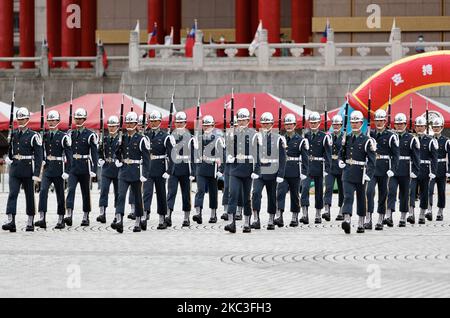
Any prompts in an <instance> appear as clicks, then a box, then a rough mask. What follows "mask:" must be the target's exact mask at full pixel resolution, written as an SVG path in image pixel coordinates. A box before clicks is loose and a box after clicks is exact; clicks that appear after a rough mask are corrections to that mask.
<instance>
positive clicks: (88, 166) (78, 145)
mask: <svg viewBox="0 0 450 318" xmlns="http://www.w3.org/2000/svg"><path fill="white" fill-rule="evenodd" d="M74 118H75V125H76V126H77V129H76V130H74V131H72V132H71V136H70V138H71V140H72V152H73V154H72V165H71V167H70V173H69V182H68V189H69V190H68V193H67V200H66V202H67V214H66V218H65V219H64V222H65V223H66V225H67V226H72V223H73V222H72V220H73V208H74V205H75V204H74V202H75V191H76V188H77V184H78V183H79V184H80V188H81V194H82V197H83V212H84V216H83V221H82V222H81V226H89V213H90V212H91V193H90V181H91V178H95V176H96V173H97V166H98V152H97V144H98V137H97V135H96V134H95V133H94V132H93V131H91V130H89V129H87V128H85V127H84V124H85V122H86V119H87V112H86V110H85V109H83V108H79V109H77V110H76V111H75V114H74Z"/></svg>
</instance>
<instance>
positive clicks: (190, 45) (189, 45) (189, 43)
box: [184, 21, 197, 57]
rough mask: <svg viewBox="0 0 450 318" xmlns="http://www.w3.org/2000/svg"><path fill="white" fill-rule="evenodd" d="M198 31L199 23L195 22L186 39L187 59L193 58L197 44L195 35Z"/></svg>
mask: <svg viewBox="0 0 450 318" xmlns="http://www.w3.org/2000/svg"><path fill="white" fill-rule="evenodd" d="M196 31H197V21H195V23H194V26H193V27H192V29H191V31H190V32H189V33H188V35H187V38H186V46H185V54H184V55H185V56H186V57H192V53H193V52H192V51H193V49H194V44H195V33H196Z"/></svg>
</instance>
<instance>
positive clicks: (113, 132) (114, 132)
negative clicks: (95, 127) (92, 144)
mask: <svg viewBox="0 0 450 318" xmlns="http://www.w3.org/2000/svg"><path fill="white" fill-rule="evenodd" d="M118 131H119V127H117V128H116V130H114V131H112V132H110V133H111V134H113V135H115V134H116V132H118Z"/></svg>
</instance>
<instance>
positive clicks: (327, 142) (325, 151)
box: [300, 112, 332, 224]
mask: <svg viewBox="0 0 450 318" xmlns="http://www.w3.org/2000/svg"><path fill="white" fill-rule="evenodd" d="M320 121H321V118H320V114H319V113H317V112H314V113H311V115H310V116H309V125H310V129H311V131H309V132H307V133H306V135H305V138H307V139H308V142H309V158H308V159H309V164H308V173H307V178H306V179H305V180H304V181H303V183H302V196H301V205H302V212H303V217H302V218H301V219H300V222H302V223H303V224H309V217H308V207H309V205H310V204H309V189H310V186H311V182H312V181H314V189H315V202H316V204H315V208H316V218H315V224H320V223H322V215H321V213H322V209H323V178H324V177H326V176H327V175H328V174H329V173H330V167H331V146H332V141H331V137H330V136H329V135H327V134H325V133H324V132H322V131H320V130H319V127H320Z"/></svg>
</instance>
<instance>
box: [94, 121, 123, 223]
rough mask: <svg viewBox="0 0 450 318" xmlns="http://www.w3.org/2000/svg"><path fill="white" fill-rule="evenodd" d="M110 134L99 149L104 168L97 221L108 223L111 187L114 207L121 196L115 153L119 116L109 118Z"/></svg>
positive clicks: (100, 163) (100, 162) (99, 163)
mask: <svg viewBox="0 0 450 318" xmlns="http://www.w3.org/2000/svg"><path fill="white" fill-rule="evenodd" d="M108 132H109V136H105V137H104V138H103V147H104V151H103V152H100V151H99V160H98V166H99V167H100V168H102V184H101V190H100V201H99V207H100V216H99V217H98V218H97V222H100V223H103V224H105V223H106V208H107V207H108V196H109V188H110V186H111V183H112V184H113V187H114V207H116V206H117V198H118V196H119V180H118V176H119V169H118V168H117V167H116V165H115V161H116V160H115V154H116V150H117V147H118V143H119V134H118V132H119V118H118V117H117V116H111V117H109V119H108Z"/></svg>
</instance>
